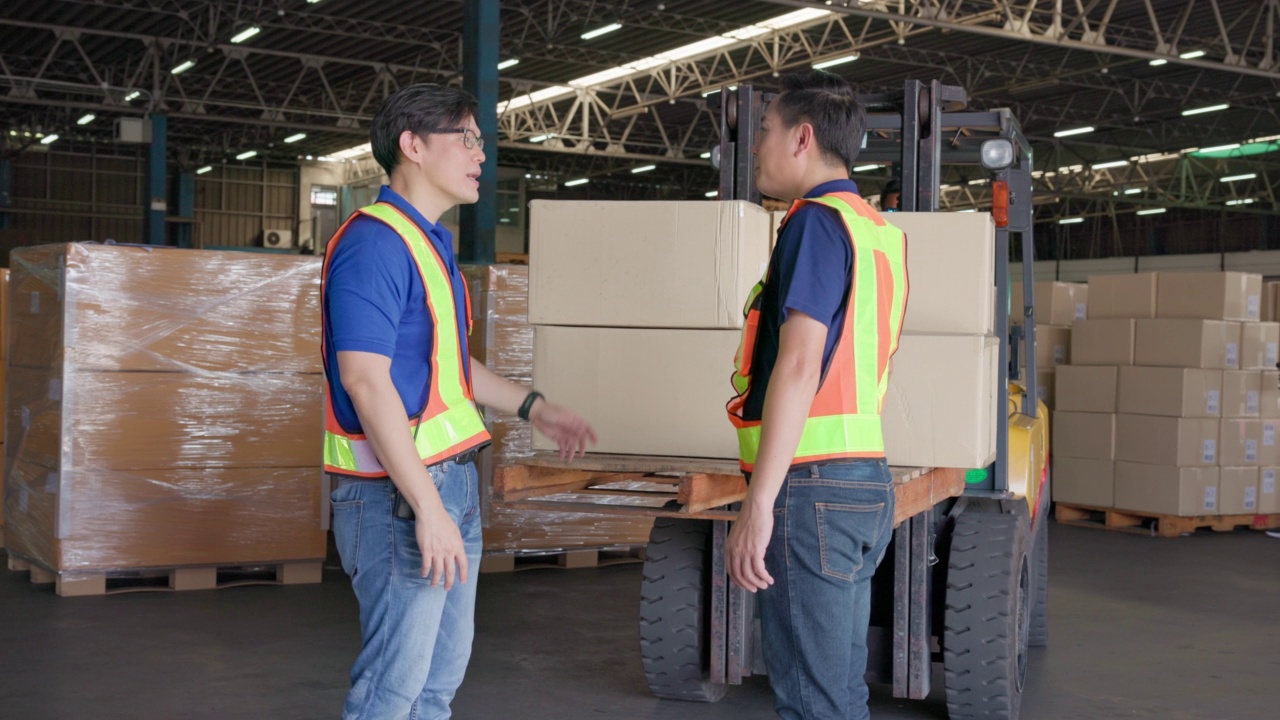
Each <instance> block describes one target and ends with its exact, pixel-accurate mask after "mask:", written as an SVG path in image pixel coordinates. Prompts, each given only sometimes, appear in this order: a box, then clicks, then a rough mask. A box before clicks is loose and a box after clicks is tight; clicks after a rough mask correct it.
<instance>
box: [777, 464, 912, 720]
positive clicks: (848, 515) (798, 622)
mask: <svg viewBox="0 0 1280 720" xmlns="http://www.w3.org/2000/svg"><path fill="white" fill-rule="evenodd" d="M893 505H894V490H893V478H892V476H891V475H890V473H889V468H888V465H886V464H885V462H884V461H883V460H857V461H850V462H840V463H832V464H828V465H821V466H813V467H807V468H802V469H799V470H793V471H792V472H790V473H789V474H788V475H787V479H786V481H785V482H784V483H783V485H782V490H781V491H780V492H779V493H778V499H777V501H776V502H775V503H774V507H773V538H772V539H771V540H770V541H769V549H768V551H767V552H766V553H765V567H766V568H767V569H768V570H769V574H770V575H772V576H773V585H772V586H770V587H769V588H768V589H767V590H762V591H761V592H760V593H759V608H760V619H761V631H762V633H763V636H764V659H765V666H766V667H767V668H768V670H769V682H770V684H771V685H773V692H774V696H775V701H774V709H775V710H776V711H777V713H778V715H779V717H782V718H786V720H798V719H800V718H803V719H804V720H836V719H839V720H864V719H865V718H869V717H870V713H869V712H868V710H867V698H868V691H867V683H866V680H865V678H864V676H865V674H866V671H867V624H868V623H869V622H870V619H871V576H872V575H874V574H875V571H876V565H878V564H879V563H880V560H881V559H883V557H884V553H885V550H886V549H887V548H888V545H889V539H890V538H891V537H892V535H893Z"/></svg>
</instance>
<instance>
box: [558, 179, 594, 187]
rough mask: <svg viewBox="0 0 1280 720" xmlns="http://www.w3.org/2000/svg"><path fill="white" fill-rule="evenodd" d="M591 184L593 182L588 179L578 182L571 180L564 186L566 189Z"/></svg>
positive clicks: (578, 180)
mask: <svg viewBox="0 0 1280 720" xmlns="http://www.w3.org/2000/svg"><path fill="white" fill-rule="evenodd" d="M589 182H591V180H589V179H587V178H578V179H577V180H569V181H568V182H566V183H565V184H564V186H565V187H576V186H578V185H586V184H587V183H589Z"/></svg>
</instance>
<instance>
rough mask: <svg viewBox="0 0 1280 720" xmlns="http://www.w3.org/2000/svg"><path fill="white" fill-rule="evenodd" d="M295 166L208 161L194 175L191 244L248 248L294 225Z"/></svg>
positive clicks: (296, 173)
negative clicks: (209, 165)
mask: <svg viewBox="0 0 1280 720" xmlns="http://www.w3.org/2000/svg"><path fill="white" fill-rule="evenodd" d="M298 174H299V171H298V168H296V167H295V168H274V167H266V166H257V167H254V166H233V165H222V166H216V165H215V166H214V168H213V170H212V171H210V172H208V173H205V174H204V175H199V176H197V177H196V237H195V242H196V247H253V246H254V245H259V244H261V238H262V231H263V230H264V229H266V230H291V231H295V232H296V231H297V229H298Z"/></svg>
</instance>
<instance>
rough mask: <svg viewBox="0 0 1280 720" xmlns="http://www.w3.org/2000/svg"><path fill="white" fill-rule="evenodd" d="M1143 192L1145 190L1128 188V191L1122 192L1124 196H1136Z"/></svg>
mask: <svg viewBox="0 0 1280 720" xmlns="http://www.w3.org/2000/svg"><path fill="white" fill-rule="evenodd" d="M1145 190H1146V188H1129V189H1128V190H1125V191H1124V194H1125V195H1137V194H1139V193H1141V192H1143V191H1145Z"/></svg>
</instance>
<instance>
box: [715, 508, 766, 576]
mask: <svg viewBox="0 0 1280 720" xmlns="http://www.w3.org/2000/svg"><path fill="white" fill-rule="evenodd" d="M772 537H773V510H772V509H770V508H761V507H758V506H757V504H756V503H754V502H752V499H751V498H750V497H748V498H747V499H746V501H744V502H743V503H742V510H740V511H739V512H738V519H737V520H735V521H734V523H733V529H732V530H730V531H729V539H728V540H727V541H726V542H725V546H724V555H725V563H726V565H727V567H728V569H729V577H730V579H732V580H733V582H734V584H735V585H737V586H738V587H740V588H742V589H743V590H747V591H750V592H755V591H757V590H764V589H766V588H768V587H769V586H770V585H772V584H773V577H772V576H771V575H769V571H768V570H766V569H765V567H764V553H765V551H766V550H768V549H769V540H770V539H771V538H772Z"/></svg>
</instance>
